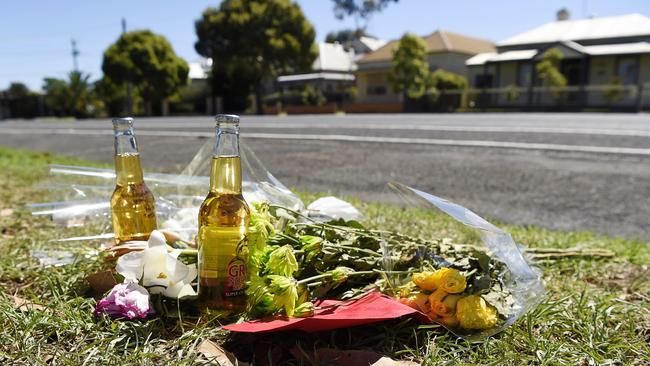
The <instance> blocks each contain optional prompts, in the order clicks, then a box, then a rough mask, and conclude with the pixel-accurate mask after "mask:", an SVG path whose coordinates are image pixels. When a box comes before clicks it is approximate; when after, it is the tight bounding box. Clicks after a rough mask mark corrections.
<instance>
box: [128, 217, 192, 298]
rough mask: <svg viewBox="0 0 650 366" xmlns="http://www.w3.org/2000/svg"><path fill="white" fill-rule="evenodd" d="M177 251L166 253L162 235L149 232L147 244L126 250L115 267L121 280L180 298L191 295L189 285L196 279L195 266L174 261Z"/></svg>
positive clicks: (165, 243)
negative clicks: (138, 248) (136, 250)
mask: <svg viewBox="0 0 650 366" xmlns="http://www.w3.org/2000/svg"><path fill="white" fill-rule="evenodd" d="M178 254H179V251H173V252H171V253H169V252H168V251H167V242H166V240H165V236H164V235H163V233H161V232H160V231H158V230H154V231H153V232H151V236H150V237H149V241H148V242H147V247H146V248H145V249H144V250H142V251H140V252H130V253H127V254H125V255H123V256H121V257H120V258H119V259H118V260H117V265H116V266H115V269H116V271H117V273H119V274H121V275H122V276H124V280H125V281H133V282H139V283H140V284H141V285H142V286H144V287H145V288H147V289H148V290H149V293H151V294H163V295H164V296H166V297H171V298H175V299H176V298H181V297H184V296H194V295H196V292H195V291H194V289H193V288H192V286H191V283H192V281H194V279H195V278H196V275H197V270H196V265H195V264H191V265H187V264H185V263H183V262H181V261H179V260H178Z"/></svg>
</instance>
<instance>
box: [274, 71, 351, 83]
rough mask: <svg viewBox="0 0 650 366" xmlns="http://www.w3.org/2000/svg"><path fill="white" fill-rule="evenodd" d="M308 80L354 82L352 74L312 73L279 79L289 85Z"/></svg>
mask: <svg viewBox="0 0 650 366" xmlns="http://www.w3.org/2000/svg"><path fill="white" fill-rule="evenodd" d="M306 80H348V81H354V75H352V74H340V73H336V72H312V73H309V74H298V75H284V76H279V77H278V82H279V83H288V82H292V81H306Z"/></svg>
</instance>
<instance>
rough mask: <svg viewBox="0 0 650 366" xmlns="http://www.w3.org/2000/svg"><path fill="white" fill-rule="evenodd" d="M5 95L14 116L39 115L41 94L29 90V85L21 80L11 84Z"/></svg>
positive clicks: (30, 116)
mask: <svg viewBox="0 0 650 366" xmlns="http://www.w3.org/2000/svg"><path fill="white" fill-rule="evenodd" d="M4 97H5V98H6V100H7V104H8V106H9V110H10V111H11V116H12V117H13V118H33V117H36V116H37V115H38V112H39V106H38V104H39V103H38V99H39V95H38V94H37V93H34V92H32V91H31V90H29V88H28V87H27V85H25V84H23V83H19V82H13V83H11V84H9V88H7V89H6V90H5V91H4Z"/></svg>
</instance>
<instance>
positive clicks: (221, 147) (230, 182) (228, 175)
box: [210, 124, 242, 194]
mask: <svg viewBox="0 0 650 366" xmlns="http://www.w3.org/2000/svg"><path fill="white" fill-rule="evenodd" d="M216 134H217V139H216V143H215V145H214V151H213V154H212V167H211V172H210V192H214V193H219V194H241V193H242V178H241V177H242V174H241V159H240V156H239V126H238V125H236V124H222V125H219V126H217V132H216Z"/></svg>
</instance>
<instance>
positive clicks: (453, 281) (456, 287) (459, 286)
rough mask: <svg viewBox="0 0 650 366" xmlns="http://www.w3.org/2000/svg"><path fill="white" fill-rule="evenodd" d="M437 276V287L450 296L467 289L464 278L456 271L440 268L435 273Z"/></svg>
mask: <svg viewBox="0 0 650 366" xmlns="http://www.w3.org/2000/svg"><path fill="white" fill-rule="evenodd" d="M436 275H437V276H438V283H439V287H440V288H441V289H443V290H444V291H445V292H448V293H450V294H458V293H461V292H463V291H464V290H465V287H467V280H466V279H465V276H463V275H462V274H460V272H459V271H458V270H457V269H453V268H440V269H439V270H437V271H436Z"/></svg>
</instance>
